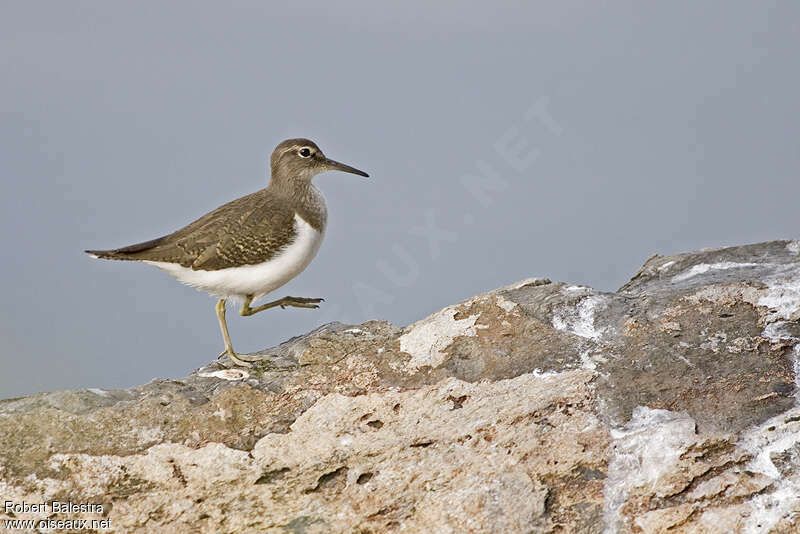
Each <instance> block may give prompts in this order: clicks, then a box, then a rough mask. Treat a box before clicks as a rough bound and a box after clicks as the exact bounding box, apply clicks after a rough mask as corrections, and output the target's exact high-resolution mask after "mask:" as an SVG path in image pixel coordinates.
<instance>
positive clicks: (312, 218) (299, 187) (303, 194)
mask: <svg viewBox="0 0 800 534" xmlns="http://www.w3.org/2000/svg"><path fill="white" fill-rule="evenodd" d="M268 189H270V190H272V191H273V192H274V193H275V194H278V195H280V196H281V197H283V198H284V199H286V201H287V202H288V203H289V204H290V205H291V206H292V208H293V209H294V210H295V212H296V213H297V214H298V215H299V216H300V217H302V218H303V220H305V221H306V222H307V223H308V224H310V225H311V226H312V227H314V229H316V230H317V231H318V232H324V231H325V225H326V223H327V222H328V209H327V207H326V205H325V197H323V196H322V193H321V192H320V191H319V189H317V188H316V187H314V185H313V184H312V183H311V182H305V181H302V182H301V181H299V180H297V181H292V182H291V183H285V182H280V181H276V180H274V179H273V180H272V181H270V183H269V186H268Z"/></svg>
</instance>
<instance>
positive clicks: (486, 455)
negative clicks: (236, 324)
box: [0, 241, 800, 534]
mask: <svg viewBox="0 0 800 534" xmlns="http://www.w3.org/2000/svg"><path fill="white" fill-rule="evenodd" d="M263 353H264V354H265V355H267V356H268V358H267V359H266V360H265V362H264V363H263V364H262V365H259V366H257V367H255V368H253V369H248V370H241V369H231V368H227V367H226V366H225V365H224V364H223V363H222V362H219V361H215V362H213V363H211V364H209V365H207V366H205V367H203V368H201V369H199V370H197V371H196V372H194V373H192V374H191V375H189V376H188V377H187V378H185V379H182V380H155V381H152V382H150V383H148V384H145V385H143V386H139V387H136V388H131V389H129V390H122V391H113V390H102V389H88V390H78V391H62V392H54V393H41V394H37V395H32V396H30V397H25V398H20V399H9V400H5V401H0V495H2V496H3V501H9V502H11V503H15V504H17V503H23V502H24V503H29V504H30V503H34V504H35V503H52V501H59V502H65V501H69V502H72V503H96V504H102V505H103V510H102V512H98V511H96V510H95V511H94V512H78V513H52V510H47V509H41V510H34V511H32V510H30V509H29V510H27V511H23V510H18V511H16V512H15V511H14V509H13V508H12V509H0V515H1V516H2V517H3V518H4V519H5V518H14V519H27V518H30V519H36V520H40V519H50V520H57V519H76V518H89V519H106V520H108V521H109V523H110V525H111V531H114V532H295V533H316V532H320V533H321V532H348V533H351V532H360V533H368V532H374V533H382V532H393V531H397V532H401V531H402V532H458V533H461V532H476V533H478V532H509V533H512V532H525V533H530V532H537V533H538V532H570V533H572V532H576V533H597V534H599V533H614V532H619V533H639V532H644V533H662V532H663V533H666V532H669V533H693V532H704V533H730V532H746V533H787V534H788V533H794V532H800V406H799V405H798V397H800V394H798V384H799V383H800V379H798V374H800V243H798V242H797V241H774V242H769V243H761V244H756V245H748V246H741V247H730V248H723V249H715V250H702V251H699V252H693V253H685V254H678V255H675V256H670V257H662V256H654V257H652V258H650V259H649V260H648V261H647V262H646V263H645V265H644V266H643V267H642V268H641V269H640V271H639V272H638V273H637V274H636V275H635V276H634V277H633V278H632V279H631V281H630V282H628V283H627V284H625V286H623V287H622V288H621V289H620V290H619V291H617V292H614V293H606V292H600V291H596V290H594V289H591V288H589V287H584V286H577V285H570V284H565V283H551V282H550V281H549V280H546V279H529V280H525V281H523V282H520V283H517V284H513V285H511V286H508V287H505V288H501V289H497V290H494V291H491V292H489V293H485V294H481V295H478V296H476V297H473V298H471V299H469V300H467V301H465V302H461V303H458V304H454V305H452V306H448V307H446V308H444V309H443V310H441V311H439V312H437V313H435V314H433V315H431V316H430V317H428V318H425V319H422V320H420V321H418V322H416V323H414V324H412V325H410V326H408V327H406V328H397V327H395V326H393V325H391V324H388V323H386V322H383V321H369V322H367V323H364V324H361V325H357V326H354V325H343V324H337V323H334V324H329V325H325V326H323V327H320V328H318V329H317V330H315V331H313V332H311V333H309V334H307V335H305V336H300V337H297V338H294V339H291V340H289V341H287V342H285V343H283V344H282V345H280V346H278V347H275V348H273V349H269V350H266V351H264V352H263ZM0 528H3V527H2V525H0ZM6 528H9V527H6ZM40 530H43V531H46V530H47V529H46V528H40ZM51 530H52V529H51ZM22 531H24V529H23V530H22Z"/></svg>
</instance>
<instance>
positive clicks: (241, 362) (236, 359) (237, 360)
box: [217, 349, 262, 367]
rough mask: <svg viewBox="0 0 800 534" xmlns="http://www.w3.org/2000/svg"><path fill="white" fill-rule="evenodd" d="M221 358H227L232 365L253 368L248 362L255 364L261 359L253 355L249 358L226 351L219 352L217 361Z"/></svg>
mask: <svg viewBox="0 0 800 534" xmlns="http://www.w3.org/2000/svg"><path fill="white" fill-rule="evenodd" d="M223 356H227V357H228V359H230V361H232V362H233V364H234V365H238V366H239V367H253V364H252V363H250V362H256V361H259V360H260V359H262V358H259V357H257V356H255V355H253V356H249V355H245V354H236V353H235V352H234V351H232V350H228V349H225V350H223V351H222V352H220V354H219V356H217V359H218V360H219V359H220V358H222V357H223Z"/></svg>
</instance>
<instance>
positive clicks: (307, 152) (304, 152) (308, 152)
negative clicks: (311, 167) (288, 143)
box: [298, 146, 311, 158]
mask: <svg viewBox="0 0 800 534" xmlns="http://www.w3.org/2000/svg"><path fill="white" fill-rule="evenodd" d="M298 154H300V157H301V158H307V157H309V156H310V155H311V149H310V148H308V147H306V146H304V147H303V148H301V149H300V152H298Z"/></svg>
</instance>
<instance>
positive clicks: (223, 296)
mask: <svg viewBox="0 0 800 534" xmlns="http://www.w3.org/2000/svg"><path fill="white" fill-rule="evenodd" d="M330 170H337V171H344V172H349V173H352V174H358V175H360V176H364V177H369V175H368V174H367V173H365V172H364V171H360V170H358V169H355V168H353V167H350V166H349V165H345V164H344V163H339V162H338V161H334V160H332V159H328V158H326V157H325V155H324V154H323V153H322V151H321V150H320V149H319V147H318V146H317V145H316V144H315V143H314V142H313V141H310V140H308V139H287V140H286V141H283V142H282V143H280V144H279V145H278V146H277V147H276V148H275V150H274V151H273V152H272V157H271V158H270V171H271V178H270V181H269V184H268V185H267V187H266V188H265V189H262V190H260V191H256V192H255V193H251V194H249V195H247V196H244V197H242V198H238V199H236V200H234V201H232V202H228V203H227V204H224V205H222V206H220V207H218V208H217V209H215V210H214V211H212V212H210V213H207V214H205V215H203V216H202V217H200V218H199V219H197V220H196V221H194V222H193V223H191V224H189V225H188V226H185V227H183V228H181V229H180V230H178V231H176V232H173V233H171V234H169V235H166V236H164V237H159V238H157V239H152V240H150V241H145V242H143V243H138V244H136V245H130V246H127V247H122V248H118V249H114V250H87V251H86V252H87V253H88V254H90V255H91V256H93V257H95V258H102V259H108V260H130V261H141V262H144V263H147V264H149V265H154V266H156V267H158V268H159V269H161V270H163V271H165V272H166V273H168V274H170V275H172V276H174V277H175V278H177V279H178V280H179V281H181V282H183V283H184V284H188V285H191V286H194V287H196V288H198V289H202V290H204V291H207V292H209V293H211V294H212V295H216V296H218V297H219V301H218V302H217V307H216V310H217V319H219V326H220V329H221V330H222V338H223V339H224V341H225V350H224V351H223V352H222V354H220V356H222V355H224V354H227V355H228V357H229V358H230V359H231V361H233V363H235V364H236V365H240V366H245V367H249V366H250V365H251V363H250V362H254V361H257V360H258V359H260V358H259V357H257V356H244V355H240V354H236V352H235V351H234V350H233V345H232V344H231V338H230V335H229V334H228V325H227V323H226V321H225V303H226V300H228V299H238V300H241V301H242V302H243V304H242V309H241V310H240V312H239V313H240V314H241V315H243V316H248V315H253V314H254V313H258V312H260V311H263V310H266V309H269V308H274V307H276V306H280V307H281V308H285V307H286V306H293V307H296V308H319V305H318V303H319V302H322V300H323V299H321V298H302V297H283V298H282V299H278V300H276V301H273V302H268V303H266V304H262V305H261V306H256V307H251V306H250V304H252V303H253V301H254V300H255V299H257V298H259V297H263V296H265V295H267V294H268V293H271V292H272V291H274V290H276V289H278V288H279V287H281V286H282V285H284V284H285V283H286V282H288V281H289V280H291V279H292V278H294V277H295V276H297V275H298V274H300V272H302V271H303V269H305V268H306V267H307V266H308V264H309V263H311V260H312V259H313V258H314V256H315V255H316V254H317V251H318V250H319V246H320V244H321V243H322V238H323V236H324V234H325V223H326V222H327V219H328V211H327V208H326V207H325V199H324V197H323V196H322V193H320V191H319V190H318V189H317V188H316V187H314V185H313V184H312V183H311V180H312V179H313V178H314V176H316V175H317V174H319V173H321V172H325V171H330Z"/></svg>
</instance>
